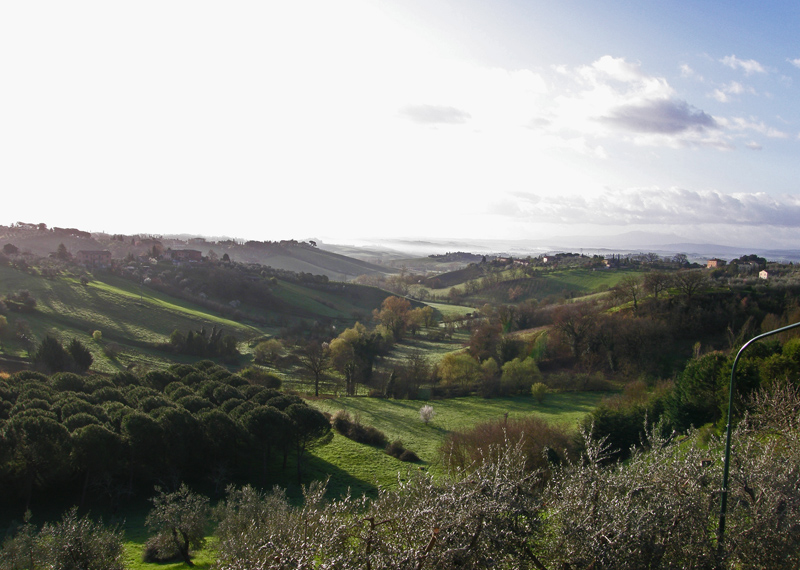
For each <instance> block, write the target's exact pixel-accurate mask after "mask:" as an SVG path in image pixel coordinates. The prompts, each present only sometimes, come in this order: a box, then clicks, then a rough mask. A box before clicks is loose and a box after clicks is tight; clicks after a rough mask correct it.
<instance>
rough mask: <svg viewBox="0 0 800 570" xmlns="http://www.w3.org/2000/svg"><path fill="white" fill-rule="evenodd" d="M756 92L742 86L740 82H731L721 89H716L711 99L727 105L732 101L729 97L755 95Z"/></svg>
mask: <svg viewBox="0 0 800 570" xmlns="http://www.w3.org/2000/svg"><path fill="white" fill-rule="evenodd" d="M755 92H756V90H755V89H753V88H752V87H750V86H746V85H742V84H741V83H739V82H738V81H731V82H730V83H728V84H727V85H723V86H722V87H720V88H719V89H715V90H714V92H713V93H711V97H713V98H714V99H716V100H717V101H719V102H720V103H727V102H728V101H730V97H728V96H729V95H741V94H742V93H750V94H753V95H754V94H755Z"/></svg>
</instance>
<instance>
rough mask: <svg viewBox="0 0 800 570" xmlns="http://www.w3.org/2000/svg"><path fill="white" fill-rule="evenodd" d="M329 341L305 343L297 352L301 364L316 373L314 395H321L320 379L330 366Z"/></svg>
mask: <svg viewBox="0 0 800 570" xmlns="http://www.w3.org/2000/svg"><path fill="white" fill-rule="evenodd" d="M328 349H329V345H328V343H321V344H320V343H319V342H317V341H311V342H309V343H306V344H304V345H303V346H302V347H301V348H300V350H299V351H298V353H297V356H298V358H299V360H300V364H301V365H302V366H303V368H305V369H306V370H308V371H309V372H311V374H313V375H314V395H315V396H319V381H320V379H321V378H322V375H323V374H324V373H325V371H326V370H327V369H328V368H330V366H331V363H330V361H329V359H328V356H329V350H328Z"/></svg>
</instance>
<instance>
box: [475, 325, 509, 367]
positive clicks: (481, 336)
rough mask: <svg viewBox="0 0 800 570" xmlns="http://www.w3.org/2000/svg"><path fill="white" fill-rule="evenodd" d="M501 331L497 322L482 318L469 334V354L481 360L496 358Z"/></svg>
mask: <svg viewBox="0 0 800 570" xmlns="http://www.w3.org/2000/svg"><path fill="white" fill-rule="evenodd" d="M502 332H503V329H502V327H501V325H500V323H499V322H493V321H492V320H489V319H485V320H483V322H481V323H480V324H479V325H478V326H477V327H476V328H475V330H473V331H472V334H471V335H470V338H469V352H470V354H471V355H472V356H474V357H475V358H477V359H478V360H479V361H481V362H483V361H484V360H486V359H487V358H497V357H498V354H497V348H498V346H499V345H500V339H501V338H502Z"/></svg>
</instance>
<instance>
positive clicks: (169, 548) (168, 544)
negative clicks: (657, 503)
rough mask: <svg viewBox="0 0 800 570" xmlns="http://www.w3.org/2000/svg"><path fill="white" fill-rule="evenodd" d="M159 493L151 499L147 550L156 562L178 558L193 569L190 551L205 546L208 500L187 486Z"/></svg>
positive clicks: (147, 523)
mask: <svg viewBox="0 0 800 570" xmlns="http://www.w3.org/2000/svg"><path fill="white" fill-rule="evenodd" d="M156 491H157V492H158V494H157V495H156V496H155V497H153V498H152V499H151V501H152V502H153V508H152V510H151V511H150V513H149V514H148V515H147V518H146V519H145V525H146V526H147V527H148V529H150V532H151V533H152V536H151V538H150V539H149V540H148V541H147V545H145V548H146V549H149V550H151V552H153V554H154V556H153V558H154V559H155V560H168V559H171V558H173V557H175V556H176V555H177V556H179V557H180V559H181V560H183V561H184V562H185V563H186V564H187V565H189V566H194V563H193V562H192V559H191V549H198V548H202V547H203V546H204V545H205V535H206V523H207V522H208V518H209V510H208V498H207V497H204V496H202V495H198V494H197V493H194V492H192V491H191V490H190V489H189V487H187V486H186V484H181V486H180V488H179V489H178V490H177V491H173V492H171V493H167V492H166V491H164V490H163V489H161V488H160V487H156Z"/></svg>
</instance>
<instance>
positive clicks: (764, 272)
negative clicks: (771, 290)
mask: <svg viewBox="0 0 800 570" xmlns="http://www.w3.org/2000/svg"><path fill="white" fill-rule="evenodd" d="M758 278H759V279H769V273H768V272H767V270H766V269H762V270H761V271H759V272H758Z"/></svg>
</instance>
